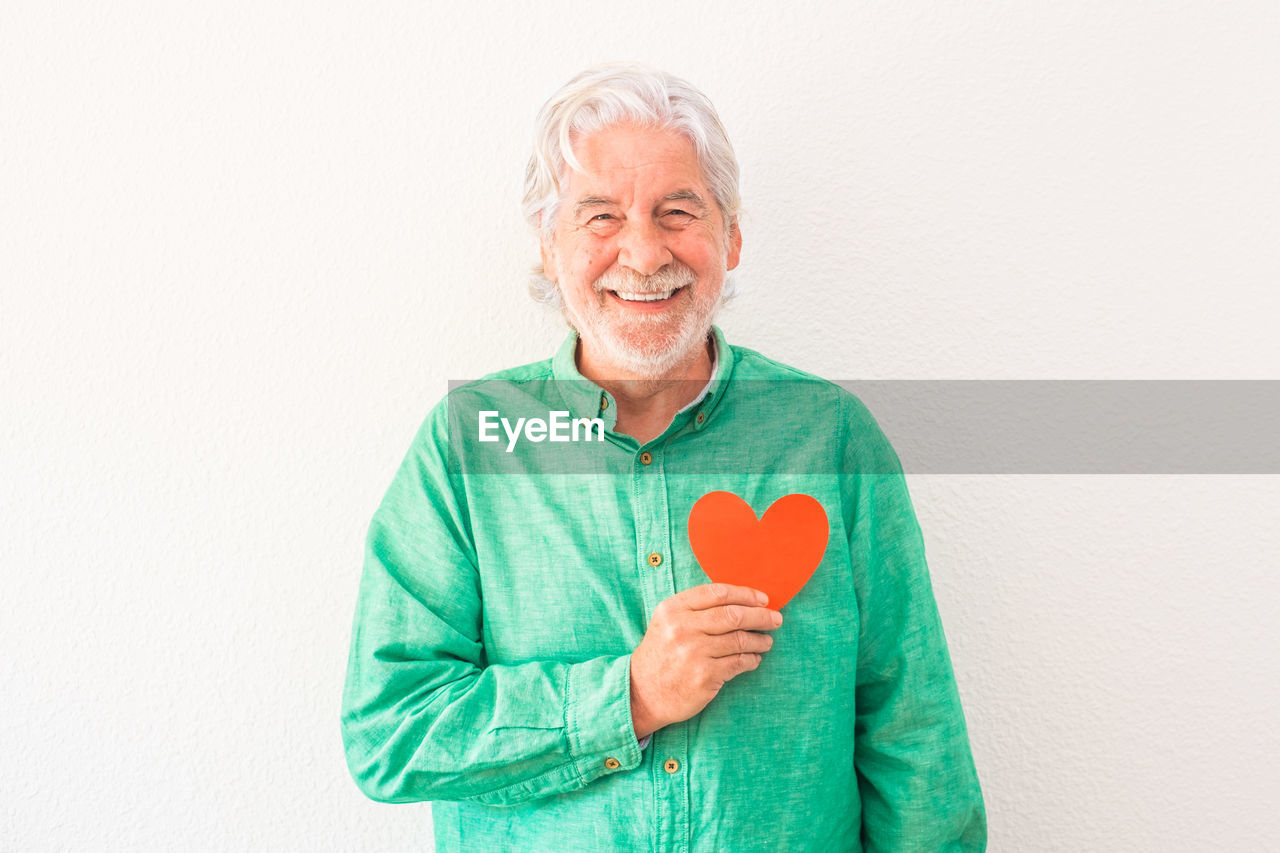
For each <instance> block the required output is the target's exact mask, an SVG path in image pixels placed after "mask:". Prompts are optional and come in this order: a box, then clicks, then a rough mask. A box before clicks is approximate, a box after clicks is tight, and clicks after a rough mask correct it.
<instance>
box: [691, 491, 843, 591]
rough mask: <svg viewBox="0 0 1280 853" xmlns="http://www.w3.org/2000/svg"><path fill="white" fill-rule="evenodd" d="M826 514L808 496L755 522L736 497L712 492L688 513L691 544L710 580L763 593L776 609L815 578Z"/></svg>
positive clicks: (783, 501) (786, 501) (783, 500)
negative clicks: (814, 573) (746, 587)
mask: <svg viewBox="0 0 1280 853" xmlns="http://www.w3.org/2000/svg"><path fill="white" fill-rule="evenodd" d="M829 534H830V528H829V526H828V523H827V513H826V510H824V509H823V508H822V504H820V503H818V501H817V500H816V499H815V498H813V497H810V496H809V495H800V494H796V495H785V496H783V497H780V498H778V499H777V500H776V501H774V502H773V506H771V507H769V509H768V510H766V511H765V514H764V517H763V518H760V519H757V518H756V514H755V511H754V510H752V509H751V505H750V504H748V503H747V502H746V501H744V500H743V499H742V498H740V497H738V496H737V495H735V494H734V493H733V492H708V493H707V494H705V495H703V496H702V497H700V498H698V501H697V503H695V504H694V505H693V509H691V510H689V544H690V545H692V546H693V555H694V556H695V557H697V558H698V563H699V565H701V566H702V570H703V571H704V572H706V574H707V577H709V578H711V580H713V581H717V582H719V583H731V584H737V585H740V586H749V587H753V588H755V589H758V590H762V591H763V592H764V594H765V595H767V596H769V607H771V608H773V609H774V610H780V609H782V606H783V605H784V604H786V603H787V602H788V601H790V600H791V599H792V598H793V597H794V596H795V594H796V593H797V592H799V591H800V589H801V588H802V587H803V586H804V585H805V584H806V583H807V582H808V581H809V578H811V577H812V576H813V572H814V570H815V569H817V568H818V564H819V563H821V562H822V555H823V554H825V553H826V550H827V537H828V535H829Z"/></svg>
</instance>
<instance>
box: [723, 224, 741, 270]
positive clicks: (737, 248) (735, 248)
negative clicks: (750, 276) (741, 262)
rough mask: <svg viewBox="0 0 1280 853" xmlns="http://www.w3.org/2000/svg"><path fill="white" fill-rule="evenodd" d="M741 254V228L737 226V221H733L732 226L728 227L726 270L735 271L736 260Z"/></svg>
mask: <svg viewBox="0 0 1280 853" xmlns="http://www.w3.org/2000/svg"><path fill="white" fill-rule="evenodd" d="M741 254H742V227H741V226H740V225H739V224H738V220H737V219H734V220H733V224H732V225H730V226H729V257H728V258H727V261H726V263H725V265H724V268H725V269H726V270H731V269H736V268H737V266H738V258H739V256H740V255H741Z"/></svg>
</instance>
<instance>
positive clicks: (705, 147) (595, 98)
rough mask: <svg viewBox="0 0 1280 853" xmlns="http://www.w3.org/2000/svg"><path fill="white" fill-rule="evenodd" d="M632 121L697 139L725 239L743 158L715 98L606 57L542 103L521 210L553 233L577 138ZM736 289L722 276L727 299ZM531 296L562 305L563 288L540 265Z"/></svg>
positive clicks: (735, 208) (574, 164) (733, 220)
mask: <svg viewBox="0 0 1280 853" xmlns="http://www.w3.org/2000/svg"><path fill="white" fill-rule="evenodd" d="M624 123H634V124H639V125H641V126H645V127H653V128H658V129H664V130H665V129H670V130H676V131H678V132H680V133H682V134H684V135H685V136H686V137H688V139H689V141H690V142H692V143H693V147H694V151H695V153H696V155H697V158H698V164H699V166H701V168H702V175H703V178H704V179H705V180H706V182H707V187H708V188H709V189H710V190H711V195H712V197H713V198H714V199H715V202H716V206H717V207H718V208H719V209H720V215H721V216H722V217H724V226H725V235H726V238H727V237H728V236H729V235H730V234H731V233H732V229H733V228H736V227H737V218H738V212H739V208H740V207H741V204H742V198H741V196H740V195H739V191H738V160H737V158H736V157H735V156H734V153H733V145H731V144H730V142H729V136H728V134H726V133H725V130H724V125H723V124H721V123H720V117H719V116H718V115H717V114H716V109H715V107H714V106H712V104H711V101H710V100H709V99H708V98H707V96H706V95H704V94H702V92H700V91H698V90H697V89H695V88H694V87H693V86H692V85H690V84H689V83H687V82H685V81H684V80H681V79H680V78H679V77H675V76H672V75H671V74H668V73H666V72H665V71H659V70H657V69H656V68H650V67H648V66H645V65H639V64H635V63H607V64H604V65H597V66H595V67H594V68H588V69H587V70H586V71H583V72H581V73H580V74H578V75H577V76H576V77H574V78H573V79H572V80H570V81H569V82H568V83H566V84H565V85H564V86H563V87H562V88H561V89H560V91H558V92H556V93H555V94H554V95H552V96H551V98H550V99H549V100H548V101H547V102H546V103H545V104H543V106H542V109H541V110H540V111H539V112H538V117H537V119H536V121H535V127H534V145H533V156H531V157H530V158H529V167H528V169H527V170H526V171H525V182H524V215H525V219H526V220H528V222H529V225H530V226H531V227H533V229H534V230H535V231H539V232H540V233H539V237H541V238H548V237H550V235H551V233H552V232H553V231H554V230H555V217H556V210H557V208H558V206H559V204H560V195H561V188H562V183H563V180H564V177H565V175H566V169H567V168H569V169H573V170H574V171H577V172H581V171H582V165H581V164H580V163H579V162H578V159H577V158H576V157H574V154H573V146H572V141H573V138H574V137H575V136H576V137H578V138H581V137H583V136H586V135H588V134H591V133H595V132H596V131H598V130H603V129H604V128H606V127H611V126H614V125H618V124H624ZM735 290H736V288H735V287H734V282H733V280H732V279H731V278H727V277H726V280H725V286H724V292H723V295H722V297H721V299H722V301H727V300H728V299H729V298H730V297H732V295H733V294H734V292H735ZM529 293H530V295H531V296H533V298H534V300H536V301H538V302H542V303H544V304H547V305H551V306H553V307H558V308H563V301H562V299H561V296H560V288H559V287H557V286H556V283H555V282H553V281H551V280H549V279H548V278H547V277H546V275H545V270H543V268H542V264H540V263H539V264H536V265H535V266H534V269H533V277H532V279H531V280H530V282H529Z"/></svg>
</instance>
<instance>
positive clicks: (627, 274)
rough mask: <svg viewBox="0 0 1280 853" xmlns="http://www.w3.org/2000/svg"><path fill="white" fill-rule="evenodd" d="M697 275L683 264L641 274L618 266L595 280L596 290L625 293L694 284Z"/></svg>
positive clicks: (671, 288) (654, 291)
mask: <svg viewBox="0 0 1280 853" xmlns="http://www.w3.org/2000/svg"><path fill="white" fill-rule="evenodd" d="M697 280H698V277H697V276H696V275H694V273H693V270H691V269H689V268H688V267H687V266H685V265H684V264H677V265H674V266H665V267H663V268H662V269H660V270H658V271H657V272H656V273H654V274H653V275H641V274H640V273H638V272H636V271H635V270H631V269H627V268H626V267H620V268H618V269H615V270H610V271H609V272H606V273H605V274H604V275H602V276H600V277H599V278H598V279H596V280H595V283H594V285H593V286H594V288H595V290H596V292H600V291H604V290H623V291H626V292H627V293H665V292H666V291H668V290H675V289H676V288H679V287H688V286H689V285H691V284H694V283H695V282H696V281H697Z"/></svg>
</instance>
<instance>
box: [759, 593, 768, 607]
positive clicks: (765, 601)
mask: <svg viewBox="0 0 1280 853" xmlns="http://www.w3.org/2000/svg"><path fill="white" fill-rule="evenodd" d="M756 601H758V602H760V603H761V604H768V603H769V596H767V595H765V594H764V593H763V592H759V591H757V592H756Z"/></svg>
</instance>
